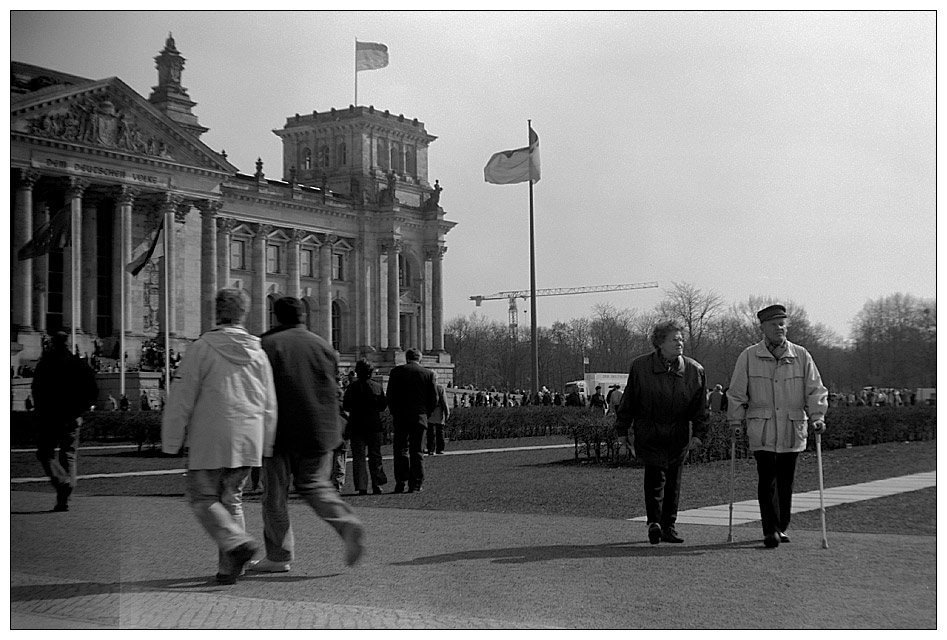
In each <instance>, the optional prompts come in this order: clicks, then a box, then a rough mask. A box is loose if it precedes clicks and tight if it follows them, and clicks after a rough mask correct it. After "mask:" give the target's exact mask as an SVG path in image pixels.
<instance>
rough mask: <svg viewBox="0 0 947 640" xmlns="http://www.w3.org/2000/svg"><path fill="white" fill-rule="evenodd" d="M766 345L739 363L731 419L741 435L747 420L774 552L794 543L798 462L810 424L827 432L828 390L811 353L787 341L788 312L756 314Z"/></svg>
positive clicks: (730, 393) (766, 537)
mask: <svg viewBox="0 0 947 640" xmlns="http://www.w3.org/2000/svg"><path fill="white" fill-rule="evenodd" d="M756 316H757V318H759V321H760V328H761V329H762V331H763V336H764V337H763V340H762V341H761V342H758V343H757V344H755V345H753V346H750V347H747V348H746V349H744V350H743V353H741V354H740V357H738V358H737V363H736V365H735V366H734V368H733V376H732V377H731V379H730V388H729V389H727V399H728V407H727V418H728V421H729V423H730V426H731V428H732V429H733V430H734V433H735V434H739V430H740V427H741V424H742V422H743V420H746V433H747V438H748V440H749V446H750V451H752V452H753V457H755V458H756V470H757V474H758V476H759V485H758V487H757V495H758V498H759V502H760V519H761V520H762V525H763V542H764V544H765V545H766V547H768V548H770V549H772V548H775V547H778V546H779V543H780V542H784V543H785V542H789V536H788V535H787V534H786V529H787V527H789V517H790V513H791V510H792V485H793V480H794V478H795V474H796V458H797V457H798V455H799V452H800V451H805V449H806V438H807V435H808V427H809V421H810V420H811V421H812V427H813V429H814V430H815V432H816V433H822V432H823V431H825V412H826V411H827V410H828V407H829V403H828V395H829V394H828V390H827V389H826V388H825V386H824V385H823V384H822V378H821V376H820V375H819V369H818V368H817V367H816V366H815V361H814V360H813V359H812V356H811V355H809V352H808V351H806V350H805V349H804V348H802V347H801V346H799V345H797V344H793V343H792V342H789V340H787V339H786V332H787V330H788V327H789V324H788V321H787V320H788V318H787V314H786V307H784V306H783V305H780V304H774V305H771V306H769V307H766V308H765V309H762V310H761V311H760V312H759V313H757V314H756Z"/></svg>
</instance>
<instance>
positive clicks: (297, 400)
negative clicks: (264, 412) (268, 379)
mask: <svg viewBox="0 0 947 640" xmlns="http://www.w3.org/2000/svg"><path fill="white" fill-rule="evenodd" d="M260 338H261V340H262V342H263V350H264V351H265V352H266V355H267V357H268V358H269V359H270V365H271V366H272V367H273V383H274V385H275V387H276V406H277V414H278V419H277V422H276V442H275V444H274V446H273V451H274V453H285V452H294V453H299V454H301V455H307V456H312V455H318V454H320V453H324V452H326V451H332V450H333V449H335V448H336V447H337V446H339V444H340V443H341V442H342V425H341V422H340V419H339V418H340V416H339V385H338V382H336V374H337V372H338V359H337V358H336V355H335V350H334V349H333V348H332V345H330V344H329V343H328V342H326V340H325V339H324V338H322V337H321V336H318V335H316V334H314V333H312V332H311V331H309V330H308V329H306V327H305V326H304V325H302V324H298V325H280V326H278V327H275V328H274V329H271V330H269V331H267V332H266V333H264V334H263V335H262V336H260Z"/></svg>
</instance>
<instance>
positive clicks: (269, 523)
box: [248, 296, 364, 572]
mask: <svg viewBox="0 0 947 640" xmlns="http://www.w3.org/2000/svg"><path fill="white" fill-rule="evenodd" d="M273 311H274V313H275V314H276V319H277V320H278V321H279V323H280V324H279V326H277V327H275V328H274V329H271V330H270V331H267V332H266V333H264V334H263V335H262V336H261V338H262V342H263V350H264V351H265V352H266V355H267V356H268V357H269V360H270V364H271V365H272V367H273V382H274V384H275V386H276V405H277V409H278V419H277V423H276V442H275V444H274V446H273V455H272V456H271V457H268V458H263V539H264V542H265V544H266V558H265V559H264V560H261V561H259V562H257V563H255V564H252V565H251V566H250V567H248V568H249V569H250V570H251V571H266V572H285V571H289V570H290V562H292V560H293V530H292V526H291V524H290V521H289V510H288V508H287V501H288V499H289V483H290V480H292V482H293V485H294V486H295V488H296V493H298V494H299V496H300V497H302V498H303V499H304V500H305V501H306V502H307V503H308V504H309V506H310V507H312V509H313V510H314V511H315V512H316V514H317V515H318V516H319V517H320V518H322V519H323V520H325V521H326V522H327V523H329V524H330V525H331V526H332V527H333V528H334V529H335V530H336V532H337V533H338V534H339V535H340V536H341V537H342V539H343V540H344V541H345V563H346V564H348V565H353V564H355V563H356V562H357V561H358V559H359V558H360V557H361V555H362V552H363V550H364V548H363V545H362V538H363V535H364V531H363V527H362V523H361V521H360V520H359V519H358V518H357V517H356V516H355V513H354V512H353V511H352V508H351V507H350V506H349V505H348V504H346V503H345V502H344V501H343V500H342V498H340V497H339V494H338V492H337V491H336V490H335V487H333V485H332V481H331V480H330V477H329V476H330V473H331V470H332V451H333V449H335V448H336V447H337V446H338V445H339V443H340V442H341V441H342V426H341V423H340V421H339V390H338V383H337V382H336V372H337V368H338V365H337V363H338V360H337V358H336V355H335V350H334V349H333V348H332V346H331V345H330V344H329V343H328V342H326V340H325V339H323V338H322V337H320V336H318V335H316V334H314V333H312V332H311V331H309V330H308V329H306V327H305V325H303V324H302V314H303V305H302V302H301V301H300V300H299V299H297V298H294V297H291V296H287V297H284V298H280V299H279V300H277V301H276V302H275V303H274V305H273Z"/></svg>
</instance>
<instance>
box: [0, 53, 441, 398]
mask: <svg viewBox="0 0 947 640" xmlns="http://www.w3.org/2000/svg"><path fill="white" fill-rule="evenodd" d="M155 61H156V64H157V68H158V86H156V87H154V90H153V93H152V95H151V96H150V97H149V98H148V99H145V98H144V97H142V96H141V95H139V94H137V93H136V92H135V91H133V90H132V89H131V88H130V87H128V86H127V85H126V84H124V83H123V82H122V81H121V80H119V79H117V78H109V79H106V80H88V79H85V78H79V77H77V76H72V75H68V74H63V73H60V72H57V71H55V70H51V69H44V68H40V67H35V66H32V65H27V64H22V63H17V62H14V63H12V65H11V70H12V81H11V109H10V110H11V184H12V185H13V189H12V193H11V199H12V203H11V204H12V212H13V215H12V218H13V220H12V223H13V224H12V230H13V237H12V248H13V251H14V252H16V251H17V250H19V249H20V248H21V247H23V246H24V245H26V244H27V242H28V241H30V239H31V238H32V239H33V241H34V242H36V241H37V239H39V238H40V237H41V235H42V234H41V233H40V232H41V230H42V227H43V225H44V224H47V223H51V224H49V228H53V229H56V228H60V227H62V225H61V224H59V223H61V222H62V221H63V220H66V221H67V223H66V226H65V229H64V233H63V234H61V235H57V234H56V233H53V234H52V245H51V247H50V250H49V251H46V252H39V253H38V254H37V255H36V256H35V257H33V258H31V259H24V260H15V261H14V262H15V264H14V271H13V274H12V282H11V292H12V296H11V318H12V353H13V362H12V364H13V366H14V367H15V368H16V367H19V366H21V365H27V366H29V365H30V364H32V363H33V362H35V361H36V360H37V359H38V358H39V356H40V354H41V352H42V345H43V341H44V336H45V335H46V334H48V333H49V332H52V331H55V330H60V329H62V330H66V331H70V332H71V331H73V330H74V332H75V334H76V342H77V345H78V348H79V351H80V353H88V354H89V355H92V354H93V352H95V350H96V347H98V350H99V354H100V356H99V359H100V361H101V362H102V363H103V364H104V366H110V365H112V364H114V365H117V364H118V361H117V360H112V359H111V358H110V356H113V355H115V356H117V355H118V353H120V352H121V350H122V348H123V347H124V352H125V353H126V354H127V355H126V360H125V362H126V367H127V368H128V369H129V370H134V369H137V368H147V365H148V363H149V362H148V358H147V353H148V347H150V346H152V345H154V346H157V347H159V348H161V347H162V345H163V340H164V334H165V330H166V329H167V333H168V334H169V335H170V342H171V344H170V346H171V348H172V349H174V350H175V352H179V353H180V352H182V351H186V350H187V345H188V344H189V343H190V342H191V341H192V340H194V339H196V338H197V337H198V336H199V335H200V334H201V333H202V332H204V331H207V330H209V329H211V328H213V326H214V312H213V311H214V310H213V297H214V294H215V293H216V291H217V289H218V288H220V287H223V286H238V287H241V288H243V289H246V290H247V292H248V293H249V294H250V296H251V299H252V305H251V311H250V316H249V318H248V319H247V329H248V330H249V331H250V332H251V333H255V334H257V335H259V334H260V333H263V332H264V331H266V330H267V329H268V328H270V327H271V326H272V324H273V323H274V318H273V314H272V305H273V302H274V301H275V300H276V299H277V298H279V297H280V296H283V295H294V296H297V297H299V298H301V299H302V300H303V302H304V304H305V306H306V309H307V317H306V322H307V325H308V326H309V328H310V329H311V330H312V331H315V332H316V333H319V334H320V335H323V336H325V337H326V338H327V339H329V340H330V341H331V342H332V343H333V345H335V347H336V348H337V349H338V351H339V355H340V363H341V366H342V368H343V372H344V371H345V370H347V369H348V368H349V367H352V366H353V365H354V362H355V361H356V360H357V359H358V358H360V357H367V358H368V359H369V360H370V361H372V362H373V363H374V364H375V366H376V367H377V368H378V369H379V371H380V372H382V373H385V372H386V371H387V370H388V369H390V367H391V366H394V365H395V364H398V363H400V362H403V361H404V350H405V349H407V348H408V347H417V348H420V349H421V350H422V351H423V352H424V354H425V358H424V361H425V364H426V365H427V366H430V367H431V368H434V369H436V370H438V372H439V374H440V376H439V377H440V379H441V380H443V381H444V382H447V381H449V380H452V378H453V375H452V371H453V365H452V364H451V362H450V357H449V355H448V354H446V353H445V352H444V340H443V325H442V318H443V295H442V282H443V280H442V267H441V265H442V263H443V257H444V254H445V252H446V243H445V235H446V234H447V233H448V232H449V231H450V230H451V228H453V226H454V224H455V223H453V222H450V221H448V220H446V219H445V215H444V210H443V209H442V208H441V207H440V205H439V195H440V185H439V184H436V183H435V185H434V186H433V187H432V186H431V184H430V183H429V182H428V176H427V154H428V146H429V144H430V143H431V142H432V141H434V140H435V139H436V138H435V137H434V136H431V135H429V134H428V133H427V132H426V131H425V129H424V124H423V123H421V122H418V121H417V120H416V119H411V120H408V119H406V118H405V117H404V116H401V115H399V116H394V115H392V114H389V113H388V112H380V111H376V110H375V109H374V107H360V106H350V107H348V108H347V109H342V110H338V111H337V110H335V109H333V110H331V111H328V112H323V113H316V112H312V113H311V114H307V115H304V116H300V115H298V114H297V115H294V116H292V117H289V118H287V121H286V123H285V125H284V126H283V128H281V129H279V130H276V131H275V133H276V135H278V136H279V137H280V138H281V139H282V141H283V167H282V176H281V179H279V180H275V179H269V178H267V177H266V176H265V174H264V171H263V169H264V167H263V162H262V161H259V160H258V161H257V163H256V171H255V173H254V174H252V175H250V174H243V173H240V172H238V171H237V169H236V168H235V167H234V166H233V165H231V164H230V163H229V162H228V161H227V157H226V154H225V153H224V152H217V151H214V150H212V149H210V148H209V147H207V146H206V145H205V144H204V143H203V142H201V140H200V136H201V134H203V133H204V132H206V131H207V128H206V127H204V126H202V125H201V124H200V123H198V120H197V116H196V115H195V114H194V113H193V111H192V107H193V106H195V104H196V103H194V102H193V101H191V100H190V98H189V96H188V93H187V90H186V89H185V88H184V87H183V86H182V85H181V78H182V72H183V68H184V58H183V57H182V56H181V54H180V53H179V52H178V50H177V49H176V47H175V43H174V40H173V39H172V38H171V37H170V36H169V37H168V40H167V42H166V43H165V48H164V50H162V51H161V52H160V53H159V55H158V56H157V57H156V58H155ZM72 223H75V224H76V225H77V227H76V234H75V236H74V237H75V238H76V242H75V243H74V244H69V245H67V246H61V245H62V244H63V242H61V241H60V242H57V239H65V238H68V237H69V236H70V234H69V230H70V227H69V225H70V224H72ZM159 226H163V228H164V230H165V231H166V235H167V243H166V249H164V246H165V244H164V243H161V244H162V247H159V250H158V251H156V252H155V254H154V255H153V256H152V259H151V260H149V261H148V262H147V263H146V264H145V265H144V267H143V268H142V269H141V271H140V272H139V273H138V274H137V275H134V276H133V275H131V274H130V273H129V272H128V271H127V270H126V269H125V265H128V264H129V263H130V262H131V261H132V260H133V259H134V258H136V257H138V256H140V255H142V254H143V253H144V252H145V251H146V249H147V248H148V247H149V246H150V244H151V240H152V239H153V238H154V237H155V234H156V232H157V230H158V228H159ZM123 319H124V332H123V331H122V324H123Z"/></svg>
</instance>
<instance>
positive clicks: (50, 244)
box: [16, 205, 72, 260]
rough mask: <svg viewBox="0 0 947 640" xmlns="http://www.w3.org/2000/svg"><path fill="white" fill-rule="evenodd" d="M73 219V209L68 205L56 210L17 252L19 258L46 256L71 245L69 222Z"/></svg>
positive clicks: (27, 258)
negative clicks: (54, 250)
mask: <svg viewBox="0 0 947 640" xmlns="http://www.w3.org/2000/svg"><path fill="white" fill-rule="evenodd" d="M70 220H72V209H71V207H70V205H66V206H65V207H63V208H62V209H60V210H59V211H57V212H56V215H54V216H53V217H52V218H50V219H49V221H48V222H44V223H43V225H42V226H41V227H40V228H39V229H37V230H36V233H34V234H33V237H32V238H30V240H29V242H27V243H26V244H25V245H23V246H22V247H20V250H19V251H17V252H16V258H17V260H29V259H30V258H38V257H40V256H44V255H46V254H47V253H49V252H50V251H52V250H53V249H62V248H64V247H67V246H69V237H70V233H69V222H70Z"/></svg>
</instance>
